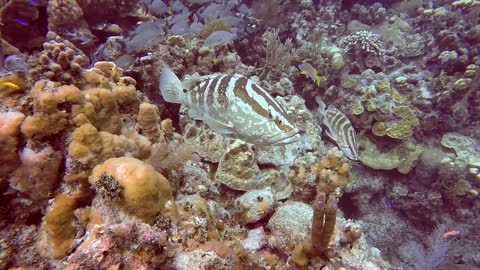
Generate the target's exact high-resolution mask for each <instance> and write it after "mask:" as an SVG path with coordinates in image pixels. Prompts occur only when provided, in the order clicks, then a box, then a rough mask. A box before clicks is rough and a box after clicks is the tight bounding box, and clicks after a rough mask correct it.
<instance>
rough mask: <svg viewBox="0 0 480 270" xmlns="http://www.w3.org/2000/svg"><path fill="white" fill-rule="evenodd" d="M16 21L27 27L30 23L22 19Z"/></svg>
mask: <svg viewBox="0 0 480 270" xmlns="http://www.w3.org/2000/svg"><path fill="white" fill-rule="evenodd" d="M15 21H16V22H17V23H19V24H21V25H25V26H27V25H28V22H27V21H25V20H24V19H20V18H15Z"/></svg>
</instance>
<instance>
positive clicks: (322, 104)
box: [315, 96, 327, 114]
mask: <svg viewBox="0 0 480 270" xmlns="http://www.w3.org/2000/svg"><path fill="white" fill-rule="evenodd" d="M315 99H316V100H317V103H318V111H319V112H320V113H321V114H323V113H324V112H325V110H326V109H327V105H325V102H323V100H322V99H321V98H320V97H319V96H316V97H315Z"/></svg>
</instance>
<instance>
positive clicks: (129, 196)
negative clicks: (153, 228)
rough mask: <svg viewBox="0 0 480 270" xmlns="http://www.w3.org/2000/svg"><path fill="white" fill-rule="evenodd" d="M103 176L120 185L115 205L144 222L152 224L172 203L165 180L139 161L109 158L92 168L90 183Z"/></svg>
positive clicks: (93, 183)
mask: <svg viewBox="0 0 480 270" xmlns="http://www.w3.org/2000/svg"><path fill="white" fill-rule="evenodd" d="M105 175H107V176H109V178H111V179H112V180H115V181H117V182H118V183H119V184H120V185H121V187H122V189H121V192H120V193H119V198H117V200H115V203H116V205H117V206H119V207H120V208H121V209H123V210H124V211H125V212H127V213H128V214H131V215H133V216H136V217H138V218H139V219H141V220H142V221H143V222H145V223H149V224H152V223H153V222H154V221H155V218H156V216H157V215H159V214H166V213H167V212H168V210H169V209H170V208H169V207H168V206H174V203H173V198H172V191H171V187H170V183H169V182H168V180H167V179H166V178H165V177H164V176H163V175H161V174H160V173H158V172H157V171H156V170H155V169H154V168H153V167H152V166H150V165H148V164H146V163H145V162H143V161H141V160H138V159H136V158H132V157H121V158H111V159H109V160H107V161H105V162H104V163H103V164H101V165H98V166H96V167H95V168H94V169H93V173H92V175H91V176H90V178H89V182H90V183H91V184H92V185H94V186H96V182H97V181H98V180H100V179H101V178H104V177H105Z"/></svg>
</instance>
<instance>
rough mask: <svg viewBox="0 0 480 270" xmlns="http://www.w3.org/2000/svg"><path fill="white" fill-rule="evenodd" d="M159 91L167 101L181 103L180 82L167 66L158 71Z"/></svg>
mask: <svg viewBox="0 0 480 270" xmlns="http://www.w3.org/2000/svg"><path fill="white" fill-rule="evenodd" d="M160 93H161V94H162V97H163V99H164V100H165V101H167V102H170V103H183V98H182V96H183V87H182V82H181V81H180V79H178V77H177V75H175V73H173V71H171V70H170V69H169V68H163V69H162V71H161V73H160Z"/></svg>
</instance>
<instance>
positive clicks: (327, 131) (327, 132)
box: [325, 130, 337, 141]
mask: <svg viewBox="0 0 480 270" xmlns="http://www.w3.org/2000/svg"><path fill="white" fill-rule="evenodd" d="M325 133H326V134H327V136H328V137H329V138H330V139H332V140H334V141H337V138H336V137H334V136H333V135H332V133H330V130H325Z"/></svg>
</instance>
